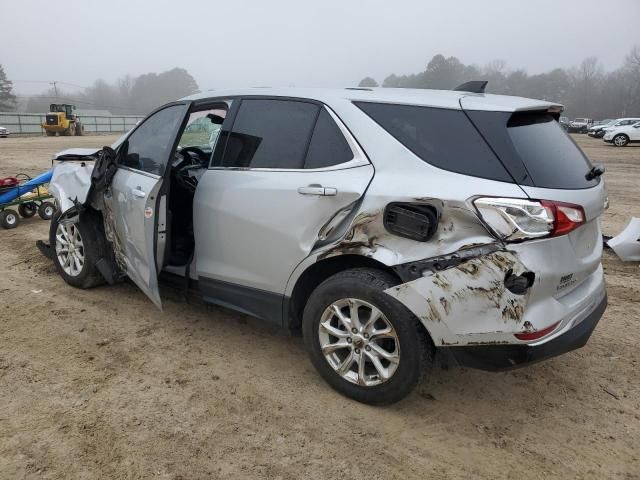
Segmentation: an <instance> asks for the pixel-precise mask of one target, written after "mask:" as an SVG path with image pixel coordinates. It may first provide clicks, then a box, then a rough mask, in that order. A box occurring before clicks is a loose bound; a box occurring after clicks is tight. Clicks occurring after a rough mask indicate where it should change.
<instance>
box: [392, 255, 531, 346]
mask: <svg viewBox="0 0 640 480" xmlns="http://www.w3.org/2000/svg"><path fill="white" fill-rule="evenodd" d="M525 271H527V269H526V267H525V266H524V265H523V264H522V263H521V262H520V261H519V259H518V257H517V256H516V254H515V253H514V252H510V251H495V252H492V253H489V254H486V255H480V256H478V257H475V258H469V259H466V260H465V261H464V262H463V263H461V264H459V265H457V266H456V267H452V268H448V269H446V270H441V271H438V272H431V273H429V272H426V273H425V274H424V276H423V277H421V278H418V279H416V280H413V281H410V282H407V283H404V284H402V285H400V286H398V287H396V288H392V289H389V290H387V293H389V294H390V295H392V296H394V297H395V298H397V299H398V300H399V301H400V302H402V303H403V304H404V305H406V306H407V307H408V308H409V309H410V310H411V311H412V312H413V313H414V314H416V315H417V316H418V317H419V318H421V319H422V321H423V322H424V323H425V326H427V329H429V326H428V325H429V323H430V322H436V323H445V324H446V326H447V328H448V329H449V330H450V331H452V332H453V333H455V334H460V335H466V334H473V333H483V334H484V333H486V332H510V331H522V330H523V328H524V325H523V317H524V313H525V310H526V306H527V302H528V299H529V295H528V294H527V293H525V294H524V295H516V294H514V293H512V292H511V291H509V290H508V289H507V288H506V286H505V283H504V280H505V277H506V276H507V274H508V273H509V272H511V273H512V274H516V275H519V274H522V273H524V272H525ZM505 324H508V325H509V326H507V327H506V328H505ZM500 341H501V340H498V339H496V341H495V342H494V341H493V340H490V339H489V340H482V341H481V342H482V344H492V343H493V344H497V343H500ZM452 342H453V340H452V339H451V340H447V341H446V342H444V343H446V344H452ZM444 343H443V344H444ZM464 343H466V342H464ZM476 344H481V343H480V342H477V343H476Z"/></svg>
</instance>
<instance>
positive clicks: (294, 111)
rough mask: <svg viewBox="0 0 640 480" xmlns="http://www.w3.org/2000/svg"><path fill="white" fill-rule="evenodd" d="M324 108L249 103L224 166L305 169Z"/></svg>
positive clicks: (234, 131) (244, 104) (233, 133)
mask: <svg viewBox="0 0 640 480" xmlns="http://www.w3.org/2000/svg"><path fill="white" fill-rule="evenodd" d="M319 109H320V107H319V106H318V105H316V104H313V103H307V102H299V101H289V100H262V99H245V100H243V101H242V103H241V105H240V108H239V110H238V114H237V116H236V119H235V121H234V124H233V127H232V129H231V134H230V135H229V138H228V140H227V145H226V149H225V153H224V159H223V161H222V165H223V166H225V167H236V168H289V169H291V168H303V166H304V159H305V154H306V151H307V146H308V145H309V141H310V139H311V133H312V130H313V126H314V124H315V121H316V117H317V116H318V111H319Z"/></svg>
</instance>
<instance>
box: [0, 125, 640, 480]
mask: <svg viewBox="0 0 640 480" xmlns="http://www.w3.org/2000/svg"><path fill="white" fill-rule="evenodd" d="M576 138H577V141H578V142H579V144H580V145H581V146H582V148H583V149H584V150H585V152H586V153H587V155H588V156H589V157H590V158H591V160H592V161H594V162H600V163H603V164H604V165H606V167H607V174H606V179H607V185H608V188H609V194H610V200H611V208H610V209H609V210H608V211H607V212H606V214H605V216H604V230H605V233H608V234H615V233H617V232H618V231H620V230H621V229H622V228H623V227H624V225H625V224H626V222H627V220H628V219H629V218H630V216H632V215H635V216H638V217H640V147H626V148H615V147H610V146H606V145H604V144H603V142H602V141H601V140H595V139H590V138H588V137H586V136H578V137H576ZM114 139H115V137H95V136H94V137H90V136H87V137H81V138H8V139H0V176H4V175H8V174H15V173H18V172H26V173H30V174H35V173H39V172H40V171H42V170H44V169H45V168H47V167H48V166H49V165H50V156H51V154H52V153H54V152H56V151H58V150H61V149H63V148H66V147H71V146H102V145H105V144H109V143H111V142H112V141H113V140H114ZM47 231H48V225H47V223H45V222H44V221H42V220H40V219H39V218H37V217H36V218H33V219H30V220H25V221H23V222H22V224H21V225H20V226H19V227H18V228H17V229H15V230H11V231H8V230H0V478H3V479H5V478H6V479H13V478H105V477H110V478H140V477H158V478H170V479H180V478H182V479H187V478H234V479H236V478H274V479H275V478H282V479H296V478H314V479H320V478H343V477H344V478H352V479H360V478H368V479H370V478H398V479H407V478H421V479H422V478H552V477H553V478H598V479H600V478H626V479H630V478H640V348H639V347H638V339H639V335H638V331H639V326H640V303H639V299H640V295H639V293H640V268H639V267H638V264H637V263H636V264H624V263H622V262H620V261H619V260H618V259H617V258H616V257H615V256H614V255H613V254H611V253H609V252H605V254H604V265H605V270H606V278H607V284H608V292H609V302H610V303H609V308H608V310H607V312H606V314H605V316H604V318H603V319H602V321H601V322H600V324H599V326H598V328H597V329H596V331H595V333H594V335H593V336H592V338H591V340H590V342H589V343H588V345H587V346H586V347H585V348H583V349H581V350H578V351H575V352H572V353H570V354H567V355H564V356H562V357H559V358H555V359H552V360H549V361H547V362H545V363H542V364H538V365H534V366H531V367H528V368H525V369H521V370H516V371H513V372H508V373H487V372H481V371H474V370H465V369H461V368H453V369H449V370H448V371H445V370H437V371H435V372H434V373H433V375H432V376H431V378H430V379H429V380H428V381H425V382H423V383H422V384H421V385H420V386H419V387H418V389H417V390H416V392H415V393H414V394H412V395H411V396H410V397H408V398H407V399H405V400H404V401H402V402H400V403H399V404H396V405H394V406H391V407H385V408H374V407H369V406H365V405H361V404H358V403H356V402H353V401H350V400H348V399H346V398H344V397H342V396H340V395H339V394H337V393H335V392H334V391H333V390H331V389H330V388H329V387H328V386H327V385H326V384H325V383H324V382H323V381H322V380H321V379H320V377H319V376H318V375H317V374H316V373H315V371H314V370H313V367H312V366H311V363H310V362H309V360H308V359H307V357H306V355H305V352H304V348H303V344H302V339H300V338H297V337H292V336H290V335H289V334H288V333H287V332H284V331H279V330H277V329H274V328H273V327H271V326H269V325H266V324H264V323H261V322H260V321H257V320H254V319H252V318H249V317H245V316H243V315H240V314H237V313H234V312H231V311H228V310H225V309H222V308H210V307H206V306H204V305H202V304H200V303H199V302H198V301H196V300H190V301H189V303H187V302H185V301H184V300H183V299H181V297H180V295H178V294H177V293H176V292H175V291H172V290H170V289H166V290H164V291H163V301H164V306H165V308H164V311H163V312H160V311H158V310H157V309H156V308H155V307H154V306H153V305H152V304H151V302H150V301H148V300H147V299H146V297H145V296H144V295H143V294H142V293H140V292H139V291H138V290H137V289H136V287H135V286H133V285H131V284H121V285H117V286H113V287H108V286H105V287H99V288H96V289H93V290H89V291H81V290H75V289H73V288H71V287H69V286H67V285H66V284H65V283H64V282H63V281H62V279H61V278H60V277H59V276H58V275H57V274H56V272H55V270H54V268H53V266H52V264H51V263H50V261H48V260H47V259H45V258H44V257H43V256H41V255H40V254H39V253H38V251H37V249H36V247H35V241H36V240H37V239H44V238H46V236H47Z"/></svg>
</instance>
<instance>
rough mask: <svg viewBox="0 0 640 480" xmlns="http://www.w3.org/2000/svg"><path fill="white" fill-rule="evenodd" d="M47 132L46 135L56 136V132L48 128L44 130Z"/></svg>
mask: <svg viewBox="0 0 640 480" xmlns="http://www.w3.org/2000/svg"><path fill="white" fill-rule="evenodd" d="M44 133H46V134H47V137H55V136H56V132H50V131H49V130H45V132H44Z"/></svg>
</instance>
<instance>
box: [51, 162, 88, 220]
mask: <svg viewBox="0 0 640 480" xmlns="http://www.w3.org/2000/svg"><path fill="white" fill-rule="evenodd" d="M92 171H93V163H90V162H60V163H58V164H57V165H56V166H55V168H54V170H53V177H52V178H51V182H50V183H49V192H51V194H52V195H53V196H54V197H55V199H56V200H57V202H58V206H59V207H60V211H61V212H62V213H64V212H66V211H67V210H69V209H70V208H71V207H73V206H74V205H75V204H76V203H79V204H84V203H86V202H87V199H88V197H89V190H90V189H91V172H92Z"/></svg>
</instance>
